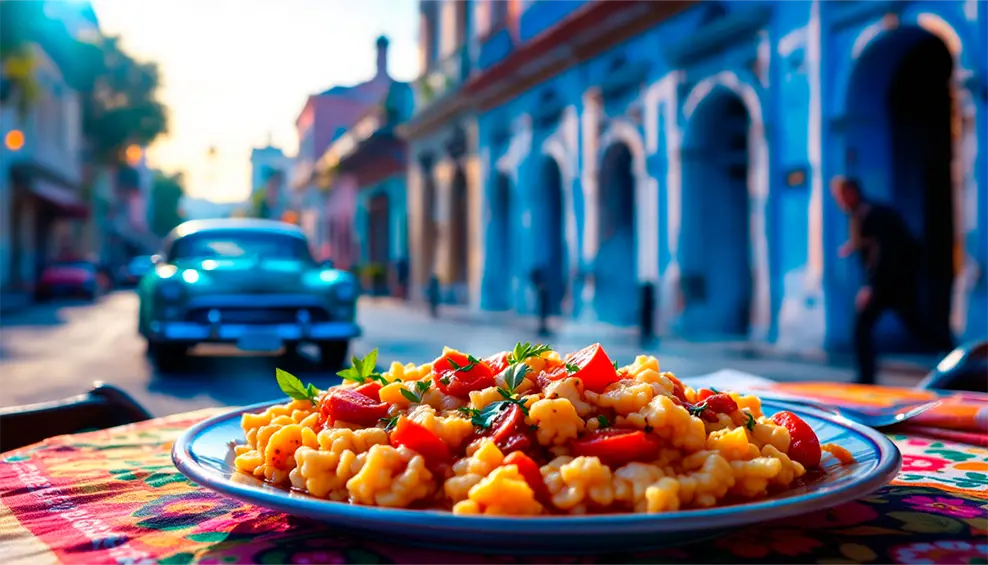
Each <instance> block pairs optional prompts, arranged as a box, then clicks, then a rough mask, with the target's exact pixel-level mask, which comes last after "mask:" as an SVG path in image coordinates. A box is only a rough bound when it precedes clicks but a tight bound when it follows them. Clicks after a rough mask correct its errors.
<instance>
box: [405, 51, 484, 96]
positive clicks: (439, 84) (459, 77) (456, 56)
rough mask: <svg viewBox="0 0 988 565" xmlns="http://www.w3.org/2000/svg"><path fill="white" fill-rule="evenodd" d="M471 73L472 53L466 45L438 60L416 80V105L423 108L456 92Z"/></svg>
mask: <svg viewBox="0 0 988 565" xmlns="http://www.w3.org/2000/svg"><path fill="white" fill-rule="evenodd" d="M469 75H470V53H469V50H468V49H467V46H466V45H462V46H460V47H458V48H457V49H456V51H454V52H453V53H452V54H451V55H449V56H448V57H446V58H445V59H443V60H441V61H437V62H436V63H434V64H433V65H432V67H431V68H430V69H429V70H427V71H426V72H425V74H423V75H422V76H421V77H419V78H418V79H417V80H416V81H415V107H416V109H417V110H421V109H422V108H425V107H427V106H429V105H430V104H432V103H433V102H435V101H436V100H439V99H440V98H442V97H444V96H446V95H447V94H449V93H451V92H454V91H455V90H456V89H457V88H459V86H460V85H461V84H463V82H464V81H466V79H467V77H468V76H469Z"/></svg>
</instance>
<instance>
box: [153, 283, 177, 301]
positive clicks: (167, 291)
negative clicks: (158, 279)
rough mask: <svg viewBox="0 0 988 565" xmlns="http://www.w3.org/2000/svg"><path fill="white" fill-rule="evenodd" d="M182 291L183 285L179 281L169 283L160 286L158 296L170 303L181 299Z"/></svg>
mask: <svg viewBox="0 0 988 565" xmlns="http://www.w3.org/2000/svg"><path fill="white" fill-rule="evenodd" d="M182 291H183V289H182V283H180V282H178V281H169V282H165V283H162V284H160V285H158V296H160V297H161V298H163V299H165V300H167V301H169V302H174V301H176V300H178V299H179V298H181V297H182Z"/></svg>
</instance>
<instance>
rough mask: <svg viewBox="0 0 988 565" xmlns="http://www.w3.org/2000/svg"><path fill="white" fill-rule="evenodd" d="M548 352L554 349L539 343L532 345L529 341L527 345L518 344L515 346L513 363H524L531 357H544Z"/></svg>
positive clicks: (512, 353)
mask: <svg viewBox="0 0 988 565" xmlns="http://www.w3.org/2000/svg"><path fill="white" fill-rule="evenodd" d="M546 351H552V347H550V346H548V345H546V344H544V343H538V344H535V345H532V344H531V343H529V342H527V341H526V342H525V343H521V342H518V343H517V344H515V348H514V350H512V352H511V362H512V363H521V362H522V361H524V360H525V359H528V358H529V357H538V356H539V355H542V354H543V353H545V352H546Z"/></svg>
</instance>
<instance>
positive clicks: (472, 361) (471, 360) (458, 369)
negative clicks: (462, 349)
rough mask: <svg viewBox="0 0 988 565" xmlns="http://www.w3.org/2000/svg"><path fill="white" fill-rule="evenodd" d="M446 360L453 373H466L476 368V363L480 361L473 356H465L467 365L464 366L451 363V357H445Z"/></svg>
mask: <svg viewBox="0 0 988 565" xmlns="http://www.w3.org/2000/svg"><path fill="white" fill-rule="evenodd" d="M446 360H447V361H449V364H450V366H451V367H453V372H454V373H466V372H468V371H471V370H472V369H473V368H474V367H476V366H477V363H480V359H477V358H476V357H474V356H473V355H469V354H467V361H468V363H467V364H466V365H460V364H459V363H457V362H456V361H453V358H452V357H447V358H446Z"/></svg>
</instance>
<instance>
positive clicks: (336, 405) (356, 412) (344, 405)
mask: <svg viewBox="0 0 988 565" xmlns="http://www.w3.org/2000/svg"><path fill="white" fill-rule="evenodd" d="M320 411H321V412H322V414H323V416H325V417H326V420H327V422H329V423H330V424H332V423H333V422H335V421H337V420H343V421H344V422H350V423H352V424H360V425H361V426H373V425H375V424H377V422H378V421H379V420H380V419H381V418H386V417H387V416H388V405H387V404H386V403H384V402H376V401H374V400H373V399H372V398H369V397H367V396H364V395H363V394H359V393H357V392H355V391H352V390H346V389H338V390H335V391H333V392H332V393H331V394H328V395H326V396H325V397H324V398H323V402H322V406H321V407H320Z"/></svg>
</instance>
